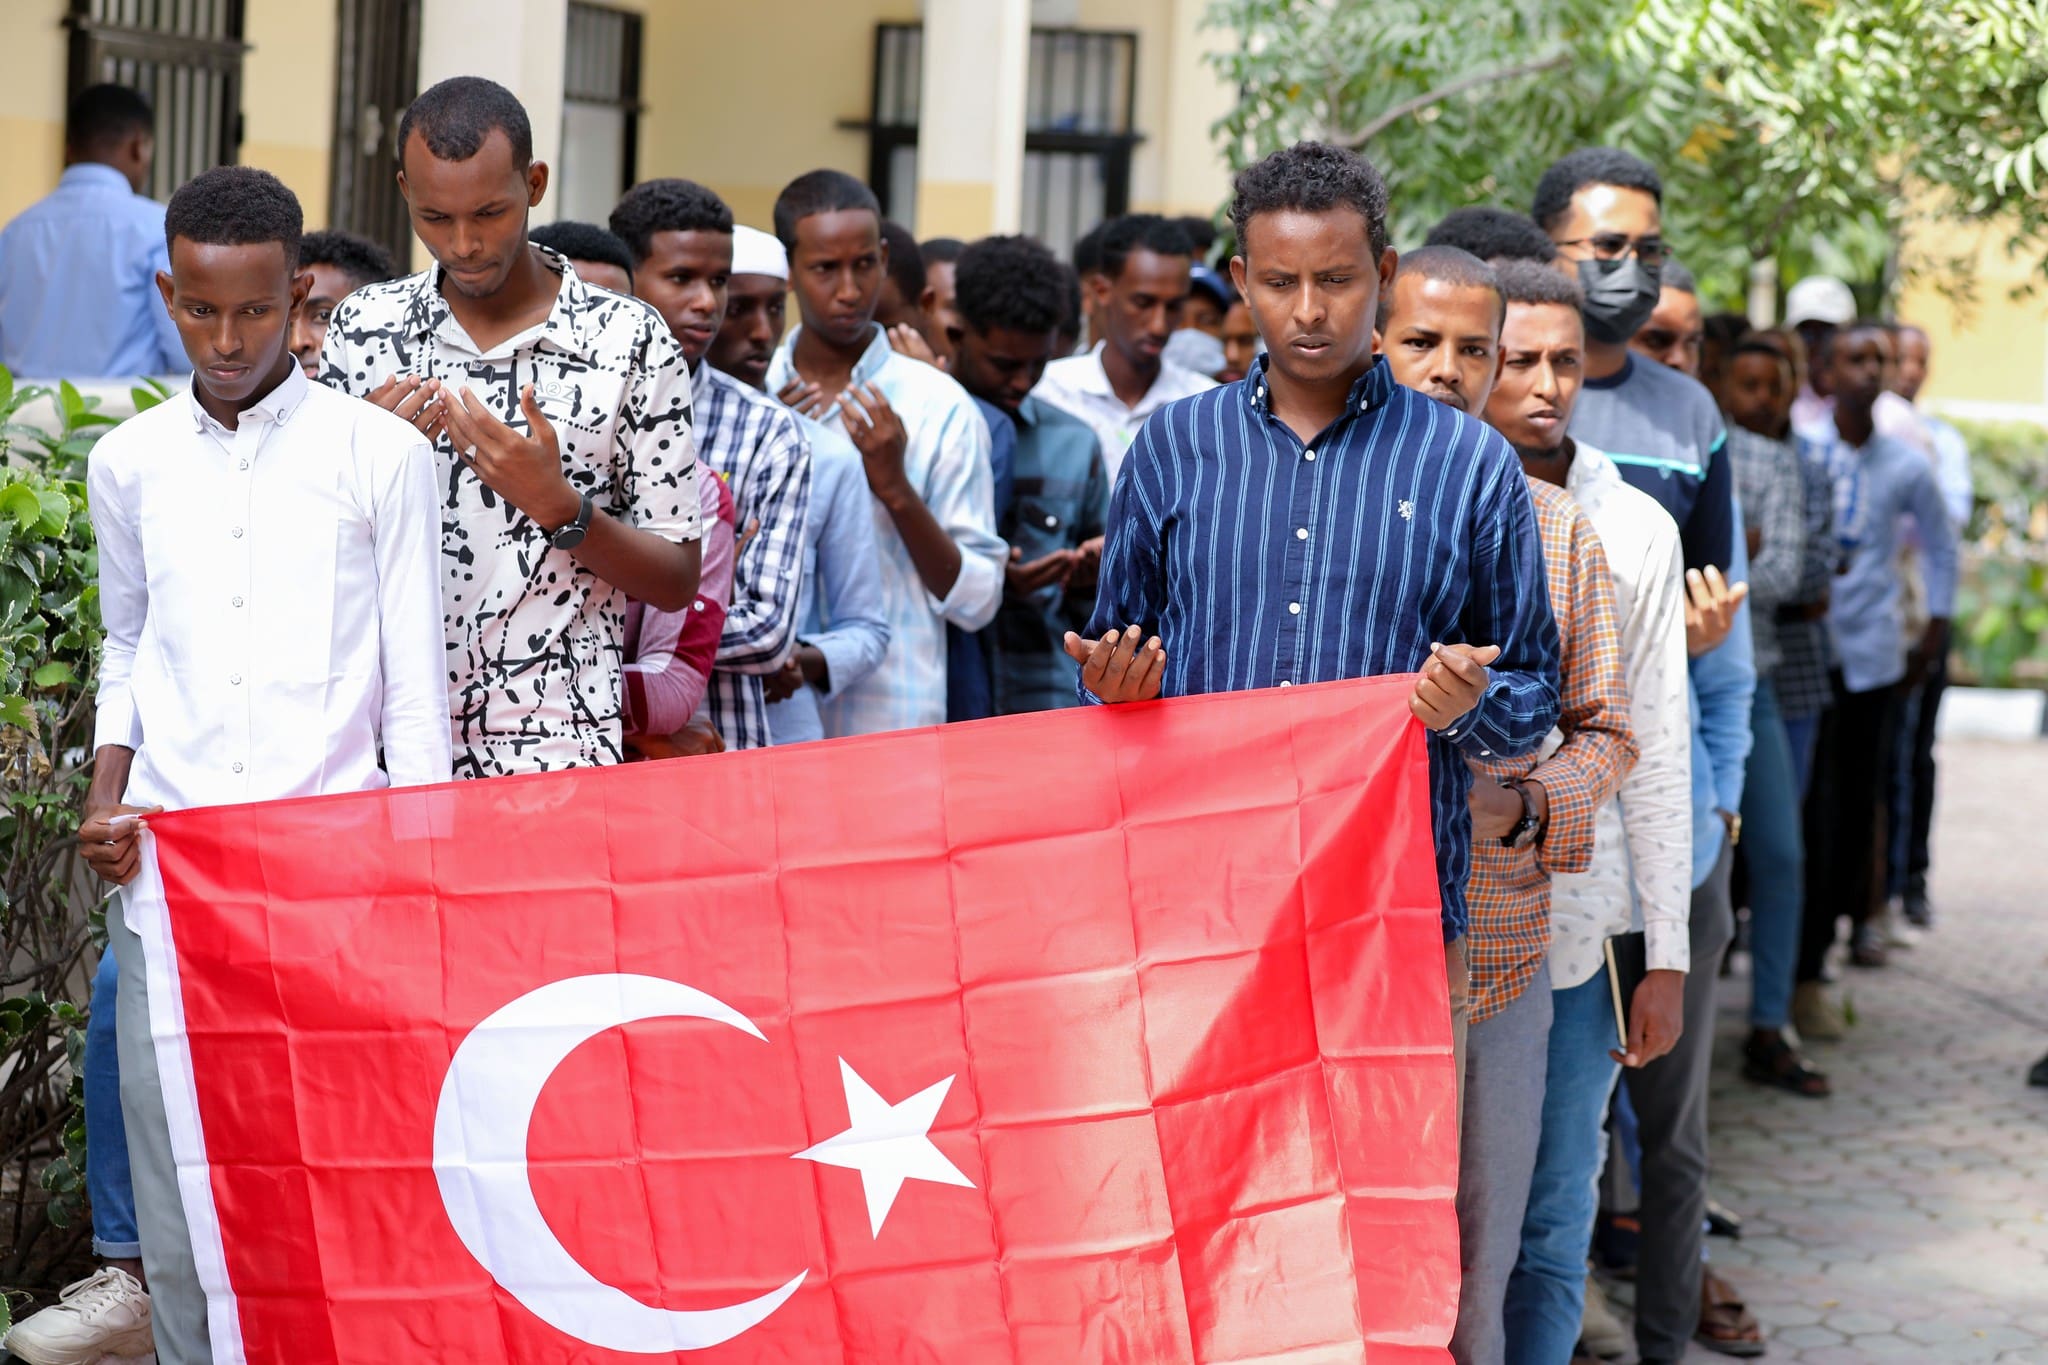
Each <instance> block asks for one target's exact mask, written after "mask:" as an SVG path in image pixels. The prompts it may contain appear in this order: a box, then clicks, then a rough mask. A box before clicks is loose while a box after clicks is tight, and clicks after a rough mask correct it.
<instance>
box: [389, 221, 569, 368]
mask: <svg viewBox="0 0 2048 1365" xmlns="http://www.w3.org/2000/svg"><path fill="white" fill-rule="evenodd" d="M529 245H531V246H532V248H533V249H534V250H535V251H538V252H539V253H540V258H541V260H542V261H543V262H544V263H545V264H546V265H547V267H548V269H550V270H552V271H554V272H555V273H556V274H557V275H560V276H561V277H562V284H561V288H559V289H558V290H556V291H555V302H554V306H553V307H551V308H549V309H548V320H547V322H546V324H545V325H544V326H543V327H542V329H541V338H542V339H543V340H545V341H546V342H547V343H548V344H549V345H551V346H553V347H554V348H555V349H556V350H558V351H563V352H565V353H567V354H569V355H572V356H575V357H576V358H577V359H579V360H582V361H586V362H589V363H592V364H594V363H596V362H597V360H598V358H599V355H600V348H599V347H598V344H597V332H598V322H597V320H596V318H595V317H594V314H595V313H596V312H598V311H600V310H598V309H595V308H594V307H593V306H592V305H593V304H594V303H595V302H596V294H595V291H593V290H592V288H591V287H590V286H589V285H587V284H585V283H584V282H583V281H582V280H581V279H580V278H578V277H577V274H576V272H575V270H574V269H573V268H571V267H570V265H569V259H568V257H566V256H563V255H562V254H561V253H560V252H558V251H556V250H554V249H553V248H552V247H545V246H541V245H539V244H538V243H531V244H529ZM441 273H442V272H441V267H440V266H438V265H436V266H435V267H434V268H433V269H431V270H426V271H422V272H421V273H420V274H419V275H417V276H415V277H414V279H415V281H416V283H415V284H414V286H413V296H412V303H411V305H410V306H409V307H408V308H407V310H406V319H405V329H406V331H407V332H409V333H410V334H411V335H412V336H414V337H417V338H419V339H421V340H425V339H426V338H427V337H429V336H431V335H433V334H434V333H435V332H437V331H439V330H440V329H441V326H442V325H443V324H444V323H447V322H449V321H452V320H453V317H454V314H453V313H451V312H450V311H449V308H448V300H447V298H446V297H444V296H443V295H442V293H441Z"/></svg>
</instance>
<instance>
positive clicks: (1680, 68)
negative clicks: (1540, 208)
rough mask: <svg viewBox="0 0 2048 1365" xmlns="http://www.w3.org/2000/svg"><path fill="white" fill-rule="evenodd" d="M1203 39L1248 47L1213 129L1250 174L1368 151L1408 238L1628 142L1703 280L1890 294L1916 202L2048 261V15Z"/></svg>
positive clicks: (1517, 12)
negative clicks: (1305, 154)
mask: <svg viewBox="0 0 2048 1365" xmlns="http://www.w3.org/2000/svg"><path fill="white" fill-rule="evenodd" d="M1209 22H1210V24H1211V25H1212V26H1215V27H1218V28H1221V29H1224V30H1227V31H1228V32H1229V33H1231V34H1233V35H1234V36H1235V39H1236V41H1235V43H1234V44H1231V45H1230V46H1231V50H1230V51H1227V52H1225V53H1223V54H1221V55H1220V56H1219V57H1218V58H1217V59H1216V60H1217V64H1218V67H1219V69H1220V70H1221V72H1222V74H1223V75H1224V76H1225V77H1226V78H1227V79H1229V80H1230V81H1231V82H1232V83H1233V84H1235V85H1236V86H1237V87H1238V88H1239V90H1240V91H1241V92H1242V99H1241V101H1240V103H1239V105H1238V107H1237V109H1236V110H1235V111H1234V112H1233V113H1232V114H1231V115H1230V116H1229V117H1228V118H1226V119H1225V120H1224V121H1223V122H1222V124H1221V125H1219V127H1218V129H1217V132H1218V134H1219V136H1220V137H1221V139H1222V141H1223V144H1224V147H1225V149H1226V151H1227V154H1228V155H1229V156H1230V158H1231V159H1232V161H1233V164H1243V163H1244V162H1246V161H1248V160H1251V159H1253V158H1255V157H1257V156H1259V155H1261V154H1263V153H1265V152H1267V151H1270V150H1272V149H1273V148H1275V147H1280V146H1285V145H1287V144H1288V143H1291V142H1293V141H1295V140H1296V139H1299V138H1303V137H1319V138H1325V139H1328V140H1330V141H1335V142H1341V143H1344V144H1347V145H1350V146H1353V147H1356V148H1358V149H1359V150H1361V151H1363V152H1365V153H1366V154H1367V155H1368V156H1370V157H1371V158H1372V159H1373V160H1374V162H1375V163H1377V164H1378V165H1379V166H1380V168H1381V169H1382V170H1383V171H1384V172H1385V173H1386V175H1387V178H1388V181H1389V184H1390V186H1391V187H1392V190H1393V198H1394V211H1395V216H1396V220H1397V221H1396V241H1397V242H1412V241H1413V240H1414V239H1415V237H1416V235H1417V234H1418V233H1419V231H1420V230H1421V229H1422V228H1424V227H1426V226H1427V225H1428V224H1429V223H1431V222H1433V221H1435V220H1436V219H1437V218H1438V217H1441V216H1442V215H1443V214H1444V213H1446V212H1448V211H1449V210H1451V209H1453V208H1456V207H1458V206H1460V205H1463V204H1469V203H1499V204H1505V205H1509V206H1511V207H1515V208H1526V207H1527V206H1528V203H1529V196H1530V192H1531V191H1532V190H1533V189H1534V186H1535V182H1536V177H1537V176H1538V175H1540V174H1541V173H1542V171H1543V168H1544V167H1545V166H1546V165H1547V164H1549V162H1550V161H1551V160H1552V159H1554V158H1555V157H1557V156H1559V155H1561V154H1563V153H1564V152H1566V151H1569V150H1570V149H1572V148H1573V147H1577V146H1584V145H1587V144H1589V143H1612V144H1615V145H1618V146H1623V147H1628V148H1630V149H1632V150H1634V151H1636V152H1638V153H1639V154H1641V155H1642V156H1644V157H1645V158H1647V159H1648V160H1650V161H1651V162H1653V163H1654V164H1656V165H1657V166H1658V167H1659V168H1660V169H1661V170H1662V171H1663V173H1664V175H1665V177H1666V182H1667V186H1668V194H1667V218H1668V220H1669V235H1670V237H1671V239H1672V241H1673V242H1674V244H1676V245H1677V246H1678V247H1679V249H1680V252H1681V254H1682V255H1683V256H1684V257H1685V259H1686V260H1687V261H1688V263H1689V264H1691V265H1693V267H1694V269H1695V270H1696V271H1698V272H1700V273H1701V274H1702V276H1703V278H1707V277H1720V278H1722V279H1724V280H1725V281H1727V282H1729V283H1731V284H1737V285H1739V281H1740V279H1741V272H1742V270H1743V269H1744V268H1745V267H1746V266H1747V265H1748V264H1749V263H1750V262H1753V261H1758V260H1764V259H1775V260H1777V261H1778V262H1779V263H1780V265H1781V268H1783V269H1784V270H1785V271H1786V272H1787V274H1788V275H1797V274H1801V273H1805V272H1806V271H1807V270H1810V269H1812V268H1814V267H1815V266H1816V265H1818V266H1821V267H1825V268H1829V269H1833V270H1837V271H1842V272H1844V273H1849V274H1852V275H1857V276H1862V277H1865V278H1871V277H1875V276H1877V275H1878V274H1880V273H1881V272H1882V271H1884V270H1885V269H1886V268H1887V267H1888V265H1889V264H1890V262H1891V259H1892V255H1893V242H1894V241H1895V240H1896V236H1897V233H1898V230H1899V228H1900V227H1901V226H1902V224H1903V215H1904V213H1905V199H1904V190H1905V189H1906V188H1907V187H1909V186H1910V187H1912V188H1913V189H1915V190H1916V191H1924V193H1923V194H1922V195H1921V196H1920V197H1921V198H1922V199H1924V200H1926V201H1929V202H1932V203H1933V204H1934V205H1935V206H1936V207H1937V208H1938V209H1939V210H1940V211H1941V212H1942V213H1943V214H1944V215H1947V216H1950V217H1952V218H1965V219H1979V220H1991V219H1997V220H2000V221H2008V220H2009V221H2011V222H2012V223H2013V224H2014V225H2015V228H2016V233H2015V241H2016V243H2017V244H2018V245H2019V246H2021V247H2022V248H2024V249H2028V250H2032V251H2037V252H2044V253H2048V203H2044V200H2043V198H2042V197H2041V195H2040V194H2039V193H2037V189H2048V0H1632V3H1623V4H1618V5H1617V4H1612V3H1595V2H1594V0H1486V3H1481V2H1480V0H1373V3H1371V4H1358V3H1353V2H1352V0H1215V3H1213V4H1212V5H1211V8H1210V12H1209ZM1938 246H1939V243H1937V248H1938ZM1909 264H1911V265H1913V266H1915V267H1918V268H1940V269H1946V270H1950V271H1953V270H1956V269H1960V268H1961V266H1962V261H1961V258H1960V252H1957V253H1954V256H1953V258H1950V257H1947V256H1943V255H1942V254H1941V253H1940V252H1939V250H1938V249H1937V251H1936V252H1935V253H1934V254H1932V255H1931V256H1930V257H1929V258H1928V259H1925V260H1919V261H1914V262H1910V263H1909ZM1724 301H1726V300H1724Z"/></svg>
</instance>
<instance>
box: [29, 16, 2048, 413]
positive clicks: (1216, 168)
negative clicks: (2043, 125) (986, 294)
mask: <svg viewBox="0 0 2048 1365" xmlns="http://www.w3.org/2000/svg"><path fill="white" fill-rule="evenodd" d="M1207 7H1208V6H1207V0H743V3H739V4H731V3H716V2H715V0H10V3H9V6H8V18H9V19H10V20H11V21H12V22H11V23H10V25H9V37H10V40H11V42H12V43H13V45H14V46H15V48H16V53H15V57H14V60H13V61H12V63H11V69H12V70H13V72H14V78H13V79H12V80H10V81H9V82H6V83H5V84H0V136H5V137H6V139H7V143H6V145H7V147H8V151H9V154H8V156H7V157H6V158H5V159H4V161H0V220H4V219H5V218H7V217H11V216H12V215H13V214H14V213H16V212H18V211H19V210H20V209H21V208H23V207H24V206H25V205H27V204H29V203H30V202H32V201H33V200H35V199H36V198H37V197H39V196H41V195H42V194H44V193H46V192H47V191H48V189H49V188H50V186H52V185H53V184H55V182H56V179H57V176H58V173H59V171H60V170H61V169H62V161H63V116H64V106H65V103H66V101H67V99H68V97H69V94H70V92H71V91H73V90H75V89H77V88H79V87H80V86H82V85H85V84H89V83H91V82H92V81H95V80H119V81H122V82H124V83H127V84H133V85H136V86H138V87H140V88H142V89H143V90H144V91H145V92H147V93H148V94H150V95H151V97H152V98H153V99H154V100H155V102H156V105H157V109H158V170H157V177H156V184H155V185H154V186H153V187H152V189H153V192H154V193H155V194H156V196H157V197H158V198H167V197H168V196H169V194H170V191H171V190H172V189H173V188H175V186H176V185H177V184H178V183H180V182H181V181H182V180H184V179H185V178H187V177H188V176H190V175H192V174H194V173H196V172H198V171H200V170H203V169H205V168H206V167H208V166H211V165H216V164H219V163H221V162H223V161H241V162H244V163H246V164H250V165H256V166H262V167H265V168H266V169H268V170H271V171H274V172H276V173H277V175H278V176H280V177H281V178H282V179H283V180H284V181H285V182H286V183H287V184H289V185H290V186H291V187H292V188H293V189H294V190H296V191H297V192H298V195H299V197H300V199H301V201H302V202H303V203H304V204H305V207H306V216H307V222H308V224H309V225H310V226H321V225H328V226H335V227H345V228H349V229H351V230H354V231H357V232H361V233H364V234H365V235H368V236H372V237H375V238H378V239H380V240H382V241H384V242H386V243H387V244H388V245H390V246H391V247H392V248H393V249H394V250H395V251H397V252H398V253H399V256H400V259H405V258H406V257H408V256H410V257H411V258H412V259H413V260H414V261H415V262H417V263H422V264H423V263H424V257H423V256H422V254H421V253H420V251H419V249H418V248H417V246H416V245H415V244H414V242H413V240H412V236H411V233H410V231H409V230H408V228H407V225H406V220H405V206H404V203H403V202H402V200H401V199H400V198H399V195H398V192H397V187H396V184H395V183H394V180H393V172H394V170H395V152H394V148H393V146H392V141H393V137H394V135H395V133H396V130H397V125H398V120H399V117H400V115H402V113H403V112H404V108H405V105H406V103H407V102H408V101H409V100H410V99H411V98H412V96H413V95H414V94H415V93H417V92H418V91H419V90H420V89H421V88H423V87H424V86H426V85H429V84H432V83H433V82H434V81H437V80H440V79H442V78H443V77H447V76H452V75H459V74H473V75H484V76H490V77H492V78H494V79H496V80H498V81H500V82H502V83H504V84H505V85H507V86H509V87H510V88H511V89H512V90H514V91H515V92H516V93H517V94H518V95H519V96H520V98H521V99H522V100H523V101H524V102H525V103H526V106H527V109H528V110H529V112H530V113H531V114H532V117H533V124H534V141H535V150H536V153H537V155H539V156H540V157H541V159H543V160H545V161H547V162H548V163H549V165H550V166H551V167H552V168H553V173H554V179H553V188H552V189H551V190H550V193H549V195H548V198H547V200H546V202H544V203H543V204H542V206H541V208H540V210H539V216H540V218H542V219H544V220H545V219H551V218H554V217H558V216H559V217H573V218H584V219H591V220H597V221H602V220H603V218H604V216H605V214H606V212H607V211H608V210H609V209H610V207H611V205H612V203H613V202H615V201H616V199H617V198H618V195H619V194H620V192H621V191H623V190H624V189H625V188H626V187H627V186H629V185H631V184H633V183H635V182H636V181H638V180H642V179H646V178H649V177H653V176H663V175H680V176H687V177H689V178H691V179H694V180H699V181H702V182H704V183H705V184H708V185H710V186H711V187H712V188H714V189H716V190H717V191H718V192H719V193H720V194H722V195H724V196H725V198H726V200H727V202H729V203H730V204H731V205H732V206H733V210H734V212H735V213H736V214H737V215H738V216H739V218H740V219H741V220H742V221H744V222H748V223H752V224H755V225H757V226H760V227H767V226H768V225H769V224H768V218H769V209H770V206H771V205H772V204H773V202H774V199H775V195H776V193H777V191H778V190H779V189H780V187H781V186H782V185H784V184H786V183H787V182H788V181H789V180H790V179H792V178H793V177H795V176H797V175H799V174H801V173H803V172H804V171H807V170H811V169H814V168H816V167H819V166H830V167H836V168H838V169H841V170H845V171H848V172H851V173H853V174H855V175H858V176H861V177H863V178H864V179H866V180H867V181H868V182H869V183H870V184H871V185H873V186H874V187H875V189H876V191H877V193H878V194H880V195H881V197H882V200H883V203H884V205H885V207H886V208H887V210H888V212H889V214H890V215H891V216H892V217H895V218H897V219H899V220H900V221H902V222H904V223H905V224H907V225H908V226H910V227H911V228H912V230H913V231H915V232H916V233H917V234H918V235H919V236H920V237H932V236H939V235H950V236H958V237H965V238H972V237H977V236H981V235H983V234H986V233H989V232H1005V231H1025V232H1030V233H1032V234H1034V235H1036V236H1038V237H1040V238H1041V239H1042V240H1044V241H1045V242H1046V243H1047V244H1048V245H1050V246H1052V247H1053V248H1054V249H1055V250H1058V251H1064V250H1065V249H1066V248H1067V247H1068V246H1070V245H1071V243H1072V242H1073V240H1074V238H1075V237H1076V236H1078V235H1079V234H1080V233H1081V232H1083V231H1086V230H1087V229H1088V228H1089V227H1091V226H1093V225H1094V224H1095V223H1096V222H1098V221H1100V220H1101V219H1102V218H1103V217H1104V216H1106V215H1108V214H1112V213H1117V212H1121V211H1125V210H1154V211H1158V212H1164V213H1200V214H1208V213H1211V212H1213V211H1215V210H1216V209H1217V207H1218V206H1219V205H1220V204H1221V203H1222V202H1223V200H1224V198H1225V196H1226V195H1227V193H1228V190H1229V178H1228V175H1227V173H1226V171H1225V168H1224V166H1223V164H1222V161H1221V159H1220V157H1219V156H1218V154H1217V151H1216V148H1215V143H1214V141H1213V139H1212V137H1211V135H1210V129H1211V128H1212V127H1213V126H1214V124H1215V123H1216V121H1217V120H1218V119H1219V118H1221V117H1222V116H1223V115H1224V114H1225V113H1226V112H1228V110H1229V109H1230V107H1231V102H1232V100H1233V99H1234V98H1235V92H1234V91H1233V90H1232V89H1231V88H1230V87H1229V86H1228V85H1227V84H1226V83H1225V82H1223V81H1222V80H1221V79H1219V78H1218V76H1217V75H1216V72H1215V70H1214V68H1213V67H1212V65H1211V64H1210V63H1209V62H1208V60H1206V57H1207V54H1208V53H1209V52H1210V51H1211V50H1212V49H1213V48H1214V46H1215V45H1217V44H1219V43H1223V42H1227V41H1230V38H1229V35H1227V34H1223V33H1218V32H1216V31H1213V30H1206V29H1204V28H1203V27H1202V26H1201V22H1200V21H1201V17H1202V14H1203V12H1204V11H1205V10H1206V9H1207ZM1978 255H1979V271H1978V278H1979V282H1980V287H1979V289H1978V296H1977V299H1976V301H1975V303H1974V306H1972V307H1970V308H1966V309H1959V308H1957V307H1956V306H1954V305H1953V304H1952V303H1951V302H1950V301H1948V300H1947V299H1946V298H1944V297H1942V296H1940V295H1938V294H1935V293H1934V292H1932V291H1930V290H1926V289H1909V290H1908V291H1907V293H1906V296H1905V297H1904V299H1903V300H1902V309H1901V311H1902V315H1903V316H1906V317H1909V318H1912V319H1913V320H1914V321H1917V322H1919V323H1921V324H1922V325H1924V326H1926V327H1928V328H1929V330H1930V331H1931V332H1932V333H1933V335H1934V338H1935V344H1936V368H1935V373H1934V376H1933V379H1932V380H1931V382H1930V385H1929V389H1928V397H1929V398H1930V399H1931V400H1932V401H1933V402H1934V403H1935V404H1936V405H1937V406H1941V407H1945V408H1948V409H1950V410H1953V411H1956V412H1959V413H1962V414H1964V415H1969V416H1984V417H2006V418H2015V419H2032V420H2038V421H2042V422H2044V423H2048V314H2044V310H2043V309H2042V307H2041V306H2040V304H2039V302H2038V301H2033V300H2025V301H2015V300H2013V299H2012V298H2010V297H2009V291H2010V289H2011V287H2012V286H2013V285H2014V284H2017V283H2019V282H2021V281H2022V280H2024V279H2025V278H2027V277H2028V273H2029V271H2030V270H2031V268H2032V266H2031V259H2030V258H2024V259H2019V258H2012V257H2009V256H2007V255H2005V254H2004V253H2003V252H2002V250H2001V249H2000V245H1999V240H1998V238H1997V234H1995V233H1986V234H1985V235H1984V240H1983V243H1982V247H1981V250H1980V251H1979V253H1978Z"/></svg>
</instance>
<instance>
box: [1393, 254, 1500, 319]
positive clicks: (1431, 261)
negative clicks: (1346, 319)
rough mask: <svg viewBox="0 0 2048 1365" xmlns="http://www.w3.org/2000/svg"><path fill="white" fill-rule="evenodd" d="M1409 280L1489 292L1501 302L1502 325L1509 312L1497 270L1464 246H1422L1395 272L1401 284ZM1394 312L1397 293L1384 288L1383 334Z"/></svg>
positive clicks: (1408, 256)
mask: <svg viewBox="0 0 2048 1365" xmlns="http://www.w3.org/2000/svg"><path fill="white" fill-rule="evenodd" d="M1409 277H1413V278H1418V279H1425V280H1440V281H1442V282H1443V283H1445V284H1448V285H1453V286H1455V287H1457V288H1460V289H1484V290H1486V291H1487V292H1488V293H1490V294H1492V295H1493V296H1494V297H1495V298H1497V299H1499V300H1500V303H1499V305H1498V307H1497V308H1496V309H1495V310H1494V319H1495V322H1496V323H1498V321H1499V319H1500V317H1501V315H1502V314H1505V313H1506V312H1507V299H1506V297H1505V296H1503V295H1502V294H1501V292H1500V278H1499V276H1498V275H1497V274H1496V273H1495V270H1494V267H1492V266H1490V265H1488V264H1487V263H1486V262H1485V261H1483V260H1481V259H1480V258H1479V257H1477V256H1475V255H1473V254H1472V253H1471V252H1469V251H1467V250H1465V249H1464V248H1463V247H1457V246H1444V245H1441V244H1439V245H1437V246H1420V247H1417V248H1415V250H1413V251H1411V252H1409V253H1408V254H1407V255H1405V256H1403V257H1402V258H1401V263H1400V265H1398V266H1396V267H1395V269H1394V280H1395V282H1396V283H1399V282H1400V281H1401V280H1402V279H1403V278H1409ZM1393 313H1394V291H1393V290H1391V289H1382V290H1381V291H1380V313H1379V325H1380V330H1381V331H1385V330H1386V327H1387V323H1388V322H1389V321H1390V320H1391V319H1392V317H1393Z"/></svg>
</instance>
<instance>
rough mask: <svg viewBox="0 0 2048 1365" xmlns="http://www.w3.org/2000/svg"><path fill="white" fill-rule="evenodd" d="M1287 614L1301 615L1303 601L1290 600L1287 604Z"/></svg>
mask: <svg viewBox="0 0 2048 1365" xmlns="http://www.w3.org/2000/svg"><path fill="white" fill-rule="evenodd" d="M1287 614H1288V615H1289V616H1299V615H1301V603H1299V602H1289V603H1288V604H1287Z"/></svg>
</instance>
